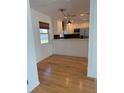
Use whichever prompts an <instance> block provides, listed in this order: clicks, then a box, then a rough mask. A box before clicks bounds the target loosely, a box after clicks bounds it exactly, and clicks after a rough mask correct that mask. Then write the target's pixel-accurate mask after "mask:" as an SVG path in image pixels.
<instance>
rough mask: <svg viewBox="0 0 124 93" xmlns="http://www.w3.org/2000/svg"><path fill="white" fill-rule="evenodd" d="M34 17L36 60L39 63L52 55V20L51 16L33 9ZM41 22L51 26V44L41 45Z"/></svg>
mask: <svg viewBox="0 0 124 93" xmlns="http://www.w3.org/2000/svg"><path fill="white" fill-rule="evenodd" d="M31 15H32V25H33V32H34V39H35V49H36V59H37V62H39V61H41V60H43V59H44V58H46V57H48V56H50V55H52V38H53V35H52V20H51V18H50V17H49V16H47V15H45V14H43V13H39V12H37V11H35V10H33V9H31ZM39 21H42V22H47V23H49V24H50V30H49V35H50V40H49V44H46V45H41V43H40V32H39Z"/></svg>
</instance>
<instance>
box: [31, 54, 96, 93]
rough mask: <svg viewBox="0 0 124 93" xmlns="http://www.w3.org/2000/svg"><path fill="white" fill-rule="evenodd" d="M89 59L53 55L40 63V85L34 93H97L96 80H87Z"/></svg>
mask: <svg viewBox="0 0 124 93" xmlns="http://www.w3.org/2000/svg"><path fill="white" fill-rule="evenodd" d="M87 62H88V61H87V59H86V58H80V57H70V56H60V55H53V56H50V57H48V58H47V59H45V60H43V61H42V62H40V63H38V74H39V80H40V85H39V86H38V87H37V88H36V89H35V90H33V91H32V93H96V86H97V85H96V80H95V79H91V78H87V77H86V74H87Z"/></svg>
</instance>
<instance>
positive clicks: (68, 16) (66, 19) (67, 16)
mask: <svg viewBox="0 0 124 93" xmlns="http://www.w3.org/2000/svg"><path fill="white" fill-rule="evenodd" d="M65 10H66V9H58V11H60V12H61V13H62V15H63V21H66V23H67V24H68V23H72V18H73V17H76V15H70V14H67V15H66V14H65V13H64V11H65Z"/></svg>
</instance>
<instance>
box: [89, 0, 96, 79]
mask: <svg viewBox="0 0 124 93" xmlns="http://www.w3.org/2000/svg"><path fill="white" fill-rule="evenodd" d="M96 4H97V1H96V0H91V1H90V30H89V56H88V77H94V78H97V13H96V12H97V8H96V6H97V5H96Z"/></svg>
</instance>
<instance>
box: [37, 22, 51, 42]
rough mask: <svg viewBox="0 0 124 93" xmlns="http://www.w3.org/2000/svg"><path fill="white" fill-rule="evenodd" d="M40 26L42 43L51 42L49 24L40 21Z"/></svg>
mask: <svg viewBox="0 0 124 93" xmlns="http://www.w3.org/2000/svg"><path fill="white" fill-rule="evenodd" d="M39 28H40V40H41V44H47V43H48V42H49V33H48V31H49V24H48V23H44V22H39Z"/></svg>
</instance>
